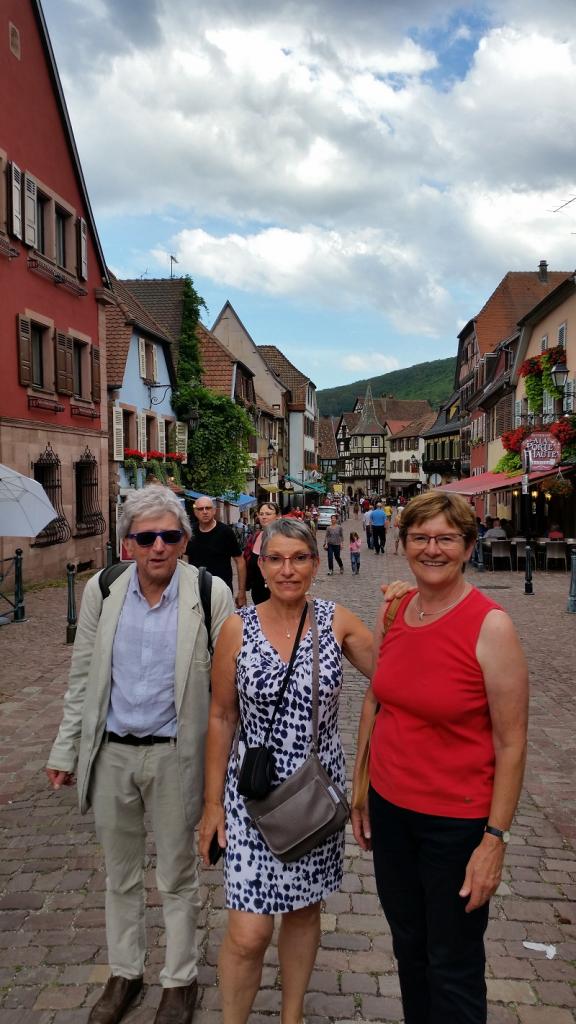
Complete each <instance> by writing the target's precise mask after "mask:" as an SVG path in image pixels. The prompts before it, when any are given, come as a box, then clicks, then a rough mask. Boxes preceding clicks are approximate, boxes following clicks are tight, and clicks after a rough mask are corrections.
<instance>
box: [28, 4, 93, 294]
mask: <svg viewBox="0 0 576 1024" xmlns="http://www.w3.org/2000/svg"><path fill="white" fill-rule="evenodd" d="M31 2H32V10H33V12H34V17H35V19H36V24H37V26H38V34H39V36H40V42H41V43H42V48H43V50H44V53H45V55H46V60H47V63H48V71H49V74H50V77H51V79H52V84H53V86H54V93H55V96H56V102H57V104H58V108H59V110H60V116H61V118H62V121H63V124H64V134H65V136H66V140H67V142H68V147H69V150H70V157H71V160H72V166H73V168H74V173H75V174H76V180H77V182H78V187H79V189H80V193H81V195H82V199H83V200H84V212H85V214H86V220H87V222H88V225H89V227H90V233H91V235H92V241H93V243H94V248H95V249H96V253H97V255H98V260H99V262H100V269H101V273H102V278H103V284H104V285H105V286H106V287H107V288H109V287H110V280H109V277H108V268H107V267H106V260H105V259H104V253H103V251H102V246H101V244H100V238H99V236H98V229H97V227H96V221H95V220H94V214H93V212H92V206H91V205H90V197H89V195H88V188H87V186H86V181H85V179H84V173H83V171H82V165H81V163H80V156H79V154H78V149H77V147H76V139H75V138H74V132H73V130H72V122H71V120H70V115H69V113H68V107H67V106H66V100H65V98H64V90H63V88H62V82H61V81H60V75H59V73H58V65H57V64H56V58H55V56H54V50H53V49H52V43H51V41H50V35H49V32H48V26H47V24H46V19H45V18H44V12H43V10H42V5H41V3H40V0H31Z"/></svg>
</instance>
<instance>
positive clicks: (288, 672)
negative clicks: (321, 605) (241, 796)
mask: <svg viewBox="0 0 576 1024" xmlns="http://www.w3.org/2000/svg"><path fill="white" fill-rule="evenodd" d="M307 613H308V602H306V604H305V605H304V607H303V609H302V615H301V616H300V622H299V623H298V631H297V633H296V638H295V640H294V646H293V647H292V654H291V655H290V661H289V662H288V668H287V669H286V674H285V676H284V679H283V680H282V685H281V687H280V689H279V691H278V696H277V697H276V701H275V703H274V710H273V711H272V717H271V719H270V721H269V723H268V728H267V729H266V733H265V735H264V740H263V745H264V746H266V744H267V743H268V740H269V739H270V733H271V732H272V726H273V725H274V719H275V718H276V715H277V714H278V709H279V707H280V704H281V703H282V698H283V697H284V694H285V693H286V687H287V686H288V683H289V682H290V676H291V675H292V669H293V667H294V662H295V660H296V654H297V651H298V645H299V643H300V638H301V636H302V630H303V629H304V623H305V622H306V615H307ZM240 732H241V733H242V739H243V741H244V743H245V744H247V739H246V731H245V729H244V723H243V721H242V715H240Z"/></svg>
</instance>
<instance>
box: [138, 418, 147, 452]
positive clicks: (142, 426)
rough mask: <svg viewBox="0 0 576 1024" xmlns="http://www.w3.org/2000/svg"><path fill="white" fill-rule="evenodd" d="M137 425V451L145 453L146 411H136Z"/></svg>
mask: <svg viewBox="0 0 576 1024" xmlns="http://www.w3.org/2000/svg"><path fill="white" fill-rule="evenodd" d="M136 417H137V419H136V422H137V425H138V451H139V452H144V454H145V453H146V413H145V412H138V413H136Z"/></svg>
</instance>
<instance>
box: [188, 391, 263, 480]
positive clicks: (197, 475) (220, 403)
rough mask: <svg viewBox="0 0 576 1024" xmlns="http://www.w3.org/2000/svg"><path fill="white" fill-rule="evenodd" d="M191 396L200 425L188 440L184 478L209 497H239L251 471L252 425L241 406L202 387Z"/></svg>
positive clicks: (192, 392)
mask: <svg viewBox="0 0 576 1024" xmlns="http://www.w3.org/2000/svg"><path fill="white" fill-rule="evenodd" d="M191 396H192V399H193V401H194V403H195V408H196V409H197V410H198V421H197V425H196V427H195V428H194V430H193V431H191V433H190V435H189V438H188V466H185V467H183V470H182V472H183V474H184V478H185V480H186V481H187V482H188V484H189V486H191V487H193V489H194V490H196V491H203V492H204V493H206V494H212V495H216V496H217V495H220V494H225V493H226V492H229V491H230V492H232V493H234V494H239V493H240V492H241V491H243V490H244V489H245V487H246V474H247V472H248V470H249V468H250V456H249V453H248V440H249V438H250V437H251V436H252V435H253V434H254V427H253V425H252V421H251V420H250V417H249V416H248V415H247V414H246V412H245V411H244V409H241V408H240V406H239V405H235V404H234V402H232V401H231V400H230V399H229V398H226V397H225V396H224V395H217V394H216V393H215V392H214V391H210V390H209V389H208V388H205V387H202V386H201V385H198V386H197V387H195V388H194V389H192V391H191Z"/></svg>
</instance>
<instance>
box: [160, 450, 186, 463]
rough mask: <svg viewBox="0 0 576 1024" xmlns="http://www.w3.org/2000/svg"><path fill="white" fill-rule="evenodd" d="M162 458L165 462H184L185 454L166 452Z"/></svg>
mask: <svg viewBox="0 0 576 1024" xmlns="http://www.w3.org/2000/svg"><path fill="white" fill-rule="evenodd" d="M164 458H165V459H166V462H184V458H185V456H184V455H182V452H166V455H165V456H164Z"/></svg>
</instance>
